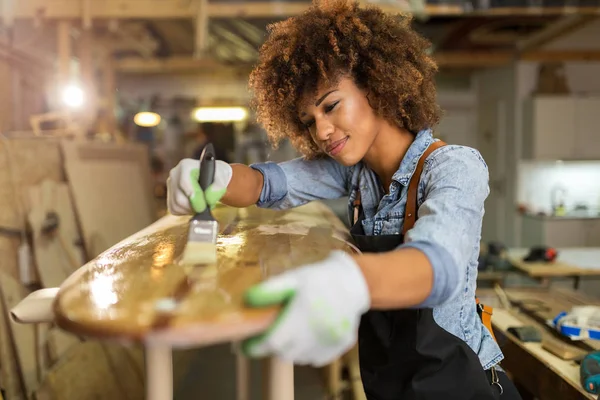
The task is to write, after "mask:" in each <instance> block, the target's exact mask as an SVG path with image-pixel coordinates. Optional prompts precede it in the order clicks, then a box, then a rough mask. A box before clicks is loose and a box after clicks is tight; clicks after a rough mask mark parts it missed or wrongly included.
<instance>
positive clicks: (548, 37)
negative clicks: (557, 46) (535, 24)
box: [517, 15, 596, 52]
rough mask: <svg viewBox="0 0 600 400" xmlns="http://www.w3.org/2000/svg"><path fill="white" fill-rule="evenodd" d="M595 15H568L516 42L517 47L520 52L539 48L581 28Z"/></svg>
mask: <svg viewBox="0 0 600 400" xmlns="http://www.w3.org/2000/svg"><path fill="white" fill-rule="evenodd" d="M595 19H596V17H595V16H589V15H568V16H565V17H563V18H561V19H560V20H558V21H556V22H555V23H553V24H551V25H550V26H548V27H547V28H545V29H542V30H541V31H540V32H537V33H535V34H533V35H531V36H529V37H527V38H526V39H524V40H522V41H520V42H518V43H517V49H518V50H519V51H520V52H526V51H529V50H534V49H539V48H540V47H542V46H544V45H545V44H548V43H550V42H552V41H554V40H556V39H558V38H559V37H561V36H564V35H566V34H568V33H571V32H573V31H576V30H579V29H581V28H582V27H583V26H585V25H587V24H588V23H590V22H591V21H593V20H595Z"/></svg>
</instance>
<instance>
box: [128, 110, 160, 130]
mask: <svg viewBox="0 0 600 400" xmlns="http://www.w3.org/2000/svg"><path fill="white" fill-rule="evenodd" d="M133 122H134V123H135V124H136V125H137V126H143V127H146V128H151V127H153V126H157V125H158V124H160V115H158V114H157V113H153V112H148V111H143V112H139V113H137V114H136V115H135V117H133Z"/></svg>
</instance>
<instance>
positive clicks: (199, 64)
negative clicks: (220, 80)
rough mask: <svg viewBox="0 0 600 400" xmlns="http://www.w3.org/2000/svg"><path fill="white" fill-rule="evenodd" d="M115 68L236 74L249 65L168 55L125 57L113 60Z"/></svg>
mask: <svg viewBox="0 0 600 400" xmlns="http://www.w3.org/2000/svg"><path fill="white" fill-rule="evenodd" d="M115 69H116V70H117V72H120V73H135V74H140V73H142V74H143V73H150V74H157V73H187V72H201V71H208V72H210V73H214V72H215V71H227V72H228V73H233V74H237V73H239V72H243V73H246V74H248V73H249V72H250V67H249V66H247V67H246V66H243V65H242V66H235V67H233V66H229V65H225V64H223V63H221V62H219V61H218V60H215V59H213V58H193V57H169V58H150V59H144V58H139V57H127V58H122V59H120V60H115Z"/></svg>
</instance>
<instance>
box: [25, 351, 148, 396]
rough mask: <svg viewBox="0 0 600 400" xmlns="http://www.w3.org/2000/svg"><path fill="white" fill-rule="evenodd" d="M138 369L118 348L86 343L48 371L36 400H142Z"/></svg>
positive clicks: (142, 393) (127, 355) (125, 352)
mask: <svg viewBox="0 0 600 400" xmlns="http://www.w3.org/2000/svg"><path fill="white" fill-rule="evenodd" d="M139 371H140V367H139V366H138V365H136V361H135V360H134V359H132V358H131V356H130V355H129V353H128V352H127V350H126V349H125V348H123V347H121V346H117V345H113V344H106V343H101V342H97V341H88V342H84V343H81V344H78V345H77V346H74V347H72V348H71V349H70V350H69V351H68V352H67V353H66V354H65V356H64V357H63V358H62V359H61V360H60V361H59V362H58V363H57V364H56V365H55V366H54V367H53V368H52V369H51V370H50V371H49V372H48V374H47V375H46V379H45V380H44V382H43V383H42V385H41V386H40V388H39V389H38V390H37V391H36V399H37V400H56V399H60V400H80V399H95V400H113V399H131V400H137V399H139V400H142V399H143V398H144V386H143V381H142V378H141V376H140V373H139Z"/></svg>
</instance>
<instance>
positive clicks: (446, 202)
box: [251, 130, 503, 370]
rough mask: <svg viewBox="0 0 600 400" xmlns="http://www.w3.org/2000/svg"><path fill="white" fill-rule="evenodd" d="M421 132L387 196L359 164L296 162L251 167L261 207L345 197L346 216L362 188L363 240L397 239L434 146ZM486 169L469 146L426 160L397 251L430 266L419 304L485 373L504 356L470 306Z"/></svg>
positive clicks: (450, 147) (446, 149)
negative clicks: (429, 281) (411, 188)
mask: <svg viewBox="0 0 600 400" xmlns="http://www.w3.org/2000/svg"><path fill="white" fill-rule="evenodd" d="M434 140H435V139H434V138H433V135H432V133H431V131H430V130H423V131H421V132H419V133H418V134H417V135H416V137H415V140H414V141H413V143H412V144H411V145H410V147H409V148H408V150H407V152H406V155H405V156H404V158H403V159H402V162H401V163H400V167H399V168H398V170H397V171H396V173H395V174H394V175H393V177H392V183H391V186H390V188H389V194H385V192H384V190H383V188H382V186H381V183H380V181H379V178H378V177H377V175H376V174H375V173H374V172H373V171H372V170H371V169H369V168H368V167H367V166H366V165H365V164H364V163H362V162H360V163H358V164H356V165H354V166H351V167H345V166H343V165H341V164H339V163H338V162H336V161H335V160H334V159H332V158H329V157H325V158H319V159H315V160H305V159H304V158H296V159H294V160H291V161H286V162H283V163H279V164H275V163H272V162H267V163H261V164H253V165H251V167H252V168H254V169H256V170H258V171H260V172H261V173H262V174H263V175H264V185H263V190H262V192H261V195H260V199H259V201H258V203H257V205H258V206H259V207H264V208H272V209H288V208H292V207H297V206H300V205H302V204H305V203H307V202H309V201H313V200H319V199H336V198H340V197H343V196H348V197H349V198H348V211H349V214H348V215H349V216H352V215H353V213H352V203H353V201H354V199H355V198H356V196H357V192H358V189H359V188H360V193H361V202H362V206H363V211H364V215H365V219H364V220H363V222H362V224H363V228H364V232H365V234H366V235H390V234H398V235H399V234H401V233H402V227H403V224H404V212H405V208H406V196H407V191H408V184H409V182H410V179H411V177H412V175H413V173H414V171H415V169H416V167H417V163H418V161H419V158H420V157H421V155H423V153H424V152H425V150H426V149H427V147H428V146H429V145H430V144H431V143H432V142H433V141H434ZM488 181H489V175H488V169H487V165H486V164H485V161H484V160H483V158H482V157H481V155H480V153H479V152H478V151H477V150H475V149H472V148H469V147H466V146H458V145H447V146H443V147H441V148H439V149H437V150H435V151H433V152H432V153H431V154H430V155H429V156H428V157H427V159H426V160H425V164H424V166H423V172H422V174H421V179H420V182H419V189H418V198H417V206H418V211H417V214H418V219H417V221H416V223H415V225H414V227H413V228H412V229H411V230H409V231H408V232H407V234H406V237H405V240H404V244H402V245H401V246H400V248H408V247H411V248H416V249H419V250H421V251H422V252H423V253H424V254H425V255H426V256H427V258H428V259H429V261H430V263H431V265H432V268H433V277H434V282H433V288H432V291H431V293H430V295H429V296H428V298H427V299H426V300H425V301H424V302H423V303H422V304H420V305H418V306H417V307H424V308H425V307H426V308H433V317H434V319H435V321H436V323H437V324H438V325H439V326H440V327H442V328H444V329H446V330H447V331H448V332H450V333H452V334H453V335H455V336H457V337H458V338H460V339H462V340H463V341H465V342H466V343H467V344H468V345H469V346H470V347H471V348H472V349H473V351H474V352H475V353H476V354H477V355H478V356H479V359H480V361H481V364H482V366H483V368H484V369H486V370H487V369H489V368H491V367H492V366H494V365H496V364H498V363H499V362H500V361H501V360H502V359H503V355H502V352H501V350H500V348H499V347H498V345H497V344H496V342H495V341H494V339H493V338H492V336H491V335H490V333H489V331H488V330H487V329H486V328H485V326H484V325H483V324H482V322H481V320H480V318H479V316H478V314H477V309H476V306H475V289H476V287H477V265H478V262H477V259H478V256H479V243H480V240H481V224H482V220H483V214H484V202H485V199H486V198H487V196H488V194H489V186H488Z"/></svg>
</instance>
